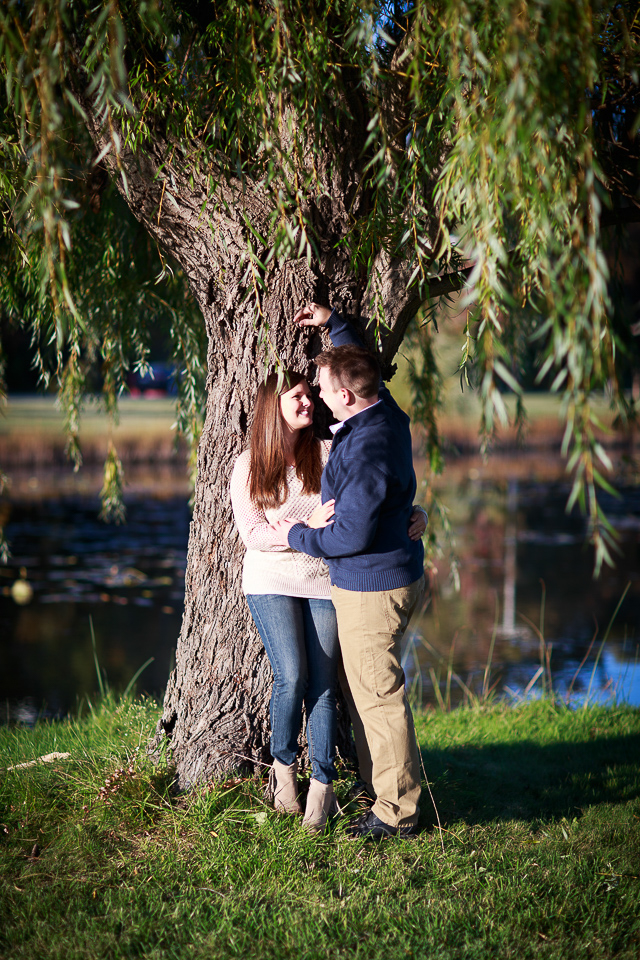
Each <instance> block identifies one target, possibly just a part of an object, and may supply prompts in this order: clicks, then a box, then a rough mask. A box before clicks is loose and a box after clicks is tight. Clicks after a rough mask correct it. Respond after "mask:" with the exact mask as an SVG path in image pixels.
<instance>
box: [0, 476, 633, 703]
mask: <svg viewBox="0 0 640 960" xmlns="http://www.w3.org/2000/svg"><path fill="white" fill-rule="evenodd" d="M490 470H491V472H490ZM537 470H539V471H542V473H543V474H544V475H542V476H540V475H539V476H536V471H537ZM554 470H555V472H554V471H552V469H551V467H550V466H549V464H548V462H546V461H545V462H544V463H543V462H542V461H538V462H537V463H536V464H535V467H534V466H532V465H531V463H530V464H529V466H527V461H526V459H525V458H523V457H519V458H518V460H517V461H516V460H512V461H507V460H506V459H505V460H504V461H502V462H501V461H498V460H494V461H493V465H492V466H491V468H487V469H485V468H484V467H479V466H478V463H477V460H473V459H469V460H464V459H462V458H460V459H459V460H458V461H456V462H455V463H454V464H453V465H452V467H451V468H450V469H448V471H447V476H446V482H447V488H446V491H444V493H445V495H446V500H447V503H448V506H449V509H450V517H451V521H452V524H453V528H454V532H455V535H456V539H457V553H458V557H459V563H460V592H459V593H456V592H454V590H453V589H452V587H451V585H450V583H449V581H448V577H447V573H448V569H447V562H446V560H445V561H444V562H443V563H442V565H441V569H440V572H439V577H438V582H437V589H434V590H433V591H432V593H431V595H430V597H429V598H428V601H427V605H426V609H425V611H424V614H423V616H422V617H421V619H420V621H419V622H418V624H417V628H416V630H415V632H414V634H413V636H412V637H411V638H410V640H409V642H408V643H407V647H406V650H405V667H406V671H407V676H408V682H409V684H410V686H411V687H412V690H413V693H414V695H415V696H416V697H417V698H419V699H421V700H422V701H423V702H424V703H432V704H435V703H437V702H438V701H439V700H440V701H443V702H446V701H447V700H448V701H449V702H450V703H451V704H457V703H460V702H462V701H463V700H464V699H465V697H469V696H477V695H479V694H481V693H482V691H483V689H484V690H485V691H486V690H489V689H494V690H495V692H496V693H497V694H501V695H507V696H511V697H513V698H516V699H517V698H518V697H522V696H524V695H526V694H527V691H528V692H529V693H536V692H537V691H540V690H541V689H543V685H544V683H548V682H552V684H553V686H554V689H556V690H557V691H558V692H560V693H563V694H565V695H566V694H568V693H569V692H571V696H572V698H573V701H574V702H580V698H585V697H586V696H587V695H588V696H589V698H590V699H592V700H593V699H598V698H600V699H604V700H606V699H607V698H608V697H610V696H612V695H617V696H618V698H619V699H626V700H628V701H629V702H630V703H633V704H635V705H640V663H638V664H637V669H636V663H637V661H638V660H639V659H640V657H639V639H640V552H639V544H640V489H639V488H638V487H627V488H625V489H623V490H622V491H621V493H622V496H621V498H620V499H616V498H614V497H604V498H603V505H604V508H605V511H606V513H607V515H608V516H609V519H610V520H611V522H612V524H613V525H614V526H615V527H616V528H617V529H618V531H619V533H620V537H621V540H620V544H621V549H622V554H621V556H620V557H619V558H618V566H617V568H616V569H615V570H613V571H612V570H609V569H605V570H603V572H602V575H601V577H600V579H599V580H598V581H595V582H594V581H593V579H592V570H593V551H592V549H591V548H590V547H588V546H585V523H584V519H583V518H581V517H580V516H579V515H578V514H577V513H574V514H571V515H570V516H567V515H566V514H565V504H566V500H567V495H568V487H567V486H566V484H565V483H563V482H559V481H558V479H557V477H561V476H562V474H563V470H564V465H563V464H562V462H560V461H555V466H554ZM88 476H89V479H88ZM12 479H13V485H12V492H11V499H7V498H5V499H4V501H3V502H2V504H1V508H2V510H3V511H4V517H5V522H6V528H7V534H8V536H9V538H10V540H11V544H12V550H13V557H12V558H11V560H10V563H9V565H8V566H7V567H0V697H1V698H2V700H1V701H0V702H2V704H3V705H4V710H3V715H4V718H7V717H9V718H12V719H14V720H22V721H31V720H33V719H34V718H35V717H36V716H37V715H41V714H43V715H46V716H59V715H63V714H65V713H66V712H68V711H73V710H75V709H76V708H77V705H78V702H79V700H80V699H81V698H83V697H85V696H89V697H93V696H94V695H95V693H96V691H97V689H98V682H97V678H96V672H95V665H94V657H93V651H92V646H91V633H90V626H89V617H90V616H91V617H92V619H93V624H94V629H95V637H96V647H97V656H98V660H99V663H100V666H101V668H102V670H103V671H104V674H105V675H106V678H107V680H108V682H109V683H110V684H111V686H112V687H113V688H115V689H119V690H122V689H124V688H125V687H126V685H127V684H128V683H129V681H130V680H131V678H132V677H133V675H134V674H135V672H136V671H137V670H138V669H139V668H140V667H141V666H142V664H144V663H145V661H146V660H147V659H149V658H150V657H153V658H154V659H153V662H152V664H151V665H150V666H149V667H147V668H146V669H145V671H144V672H143V674H142V675H141V677H140V679H139V681H138V683H137V689H138V691H146V692H148V693H151V694H153V695H156V696H161V695H162V692H163V690H164V687H165V684H166V681H167V677H168V673H169V670H170V666H171V664H172V659H173V655H174V649H175V643H176V639H177V637H178V634H179V631H180V621H181V616H182V609H183V595H184V573H185V564H186V555H187V540H188V532H189V520H190V512H189V508H188V491H187V487H186V483H185V481H184V475H183V473H182V471H180V470H179V471H173V472H172V471H171V469H170V468H168V469H167V471H166V472H165V473H164V475H163V476H160V475H159V473H158V471H157V470H154V473H153V475H151V476H143V475H142V474H136V473H135V472H132V473H131V474H130V475H129V480H130V485H129V488H128V492H127V495H126V503H127V510H128V522H127V524H126V525H124V526H121V527H114V526H111V525H105V524H103V523H101V522H100V521H99V520H98V519H97V517H98V512H99V504H98V498H97V490H98V489H99V485H100V478H99V476H98V475H96V477H95V478H94V481H93V485H91V481H90V475H88V473H84V475H82V476H81V477H79V478H78V480H77V481H76V482H77V484H82V486H79V485H78V486H76V487H74V486H73V481H70V479H69V474H68V473H65V474H64V475H63V476H62V482H63V487H62V488H60V487H59V486H57V483H56V479H55V476H54V475H52V476H51V477H49V478H48V479H47V477H46V476H42V475H40V476H39V477H38V482H37V483H33V482H30V481H31V480H33V478H30V477H29V476H28V475H25V476H24V477H20V476H19V475H17V476H14V477H13V478H12ZM627 585H629V587H628V590H627V593H626V596H625V597H624V600H623V602H622V604H621V605H620V609H619V610H618V612H617V614H616V616H615V618H614V616H613V615H614V612H615V610H616V606H617V605H618V603H619V601H620V598H621V597H622V595H623V593H624V591H625V589H626V588H627ZM612 619H613V623H612V626H611V629H610V632H609V635H608V639H607V642H606V645H605V646H604V648H601V641H602V639H603V637H604V635H605V632H606V630H607V626H608V624H609V621H610V620H612ZM541 634H542V636H543V637H544V640H545V646H542V645H541V642H540V635H541ZM547 658H548V660H547ZM487 663H490V670H489V671H487V670H486V665H487ZM541 663H542V664H543V666H546V667H547V669H545V670H542V671H540V665H541ZM447 677H449V680H447ZM532 681H533V682H532Z"/></svg>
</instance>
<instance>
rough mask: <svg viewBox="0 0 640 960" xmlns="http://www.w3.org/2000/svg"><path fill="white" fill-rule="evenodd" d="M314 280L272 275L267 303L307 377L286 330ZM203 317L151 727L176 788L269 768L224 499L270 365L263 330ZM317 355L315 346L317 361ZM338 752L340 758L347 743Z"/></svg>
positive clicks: (222, 316)
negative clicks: (193, 471)
mask: <svg viewBox="0 0 640 960" xmlns="http://www.w3.org/2000/svg"><path fill="white" fill-rule="evenodd" d="M314 281H315V278H314V277H313V276H312V275H311V274H310V271H309V270H308V268H307V265H306V262H303V264H297V265H294V266H291V265H289V266H287V267H286V268H285V269H283V270H281V271H278V272H275V271H274V273H273V274H272V275H271V276H270V277H269V297H268V299H267V302H266V303H265V312H266V314H267V316H268V317H269V337H270V341H271V343H272V344H273V346H274V347H275V349H276V350H277V351H278V354H279V356H280V358H281V360H282V361H283V362H284V363H285V364H286V365H287V366H292V367H293V368H295V369H298V370H305V371H306V370H308V368H309V366H310V364H309V359H308V348H309V337H308V336H307V335H305V333H304V332H302V331H298V330H295V329H294V328H293V326H292V323H291V317H292V316H293V313H294V309H295V305H296V304H298V303H300V302H301V301H302V299H303V298H304V297H306V298H307V299H308V298H309V297H310V296H312V295H313V288H314V286H315V285H316V284H315V282H314ZM222 296H224V292H223V293H222ZM203 312H204V313H205V317H206V318H207V328H208V332H209V363H208V368H209V373H208V383H207V390H208V393H207V410H206V419H205V425H204V430H203V434H202V439H201V442H200V448H199V453H198V479H197V483H196V490H195V502H194V509H193V520H192V523H191V532H190V537H189V552H188V558H187V574H186V581H185V611H184V619H183V622H182V631H181V634H180V639H179V641H178V648H177V653H176V666H175V669H174V671H173V673H172V675H171V678H170V680H169V686H168V689H167V692H166V696H165V701H164V708H163V715H162V719H161V721H160V724H159V728H158V733H159V735H161V734H162V732H164V734H165V735H167V736H168V737H169V741H170V742H169V746H170V749H171V752H172V758H173V763H174V764H175V767H176V772H177V778H178V784H179V786H180V787H182V788H184V787H187V786H189V785H190V784H193V783H195V782H197V781H201V780H207V779H210V778H212V777H217V776H221V775H223V774H226V773H228V772H229V771H231V770H233V769H238V768H247V767H249V768H253V769H255V768H256V767H258V768H259V766H260V764H264V763H268V762H269V760H270V754H269V748H268V744H269V697H270V693H271V682H272V674H271V668H270V665H269V662H268V660H267V657H266V655H265V652H264V648H263V646H262V641H261V640H260V637H259V635H258V633H257V630H256V629H255V626H254V624H253V620H252V618H251V615H250V613H249V610H248V607H247V604H246V601H245V598H244V595H243V593H242V590H241V580H242V561H243V556H244V546H243V544H242V542H241V541H240V539H239V537H238V534H237V531H236V529H235V524H234V521H233V515H232V511H231V501H230V497H229V480H230V476H231V471H232V468H233V463H234V461H235V458H236V457H237V456H238V454H239V453H241V451H242V450H243V449H245V448H246V446H247V428H248V426H249V425H250V421H251V413H252V407H253V401H254V398H255V393H256V389H257V386H258V383H259V382H260V379H261V378H262V377H263V375H264V369H265V360H266V359H267V358H266V357H265V345H264V344H261V343H260V331H259V330H257V329H256V328H255V327H254V325H253V323H252V322H251V321H250V318H249V317H247V316H243V315H242V314H243V311H242V309H240V310H238V311H236V310H234V309H233V307H232V308H231V309H230V310H225V309H224V308H223V307H221V304H220V303H217V302H216V303H214V304H211V305H209V306H208V307H206V308H205V309H204V311H203ZM287 340H289V343H287ZM314 340H316V341H318V340H319V337H317V335H316V336H314ZM317 349H319V344H318V343H316V347H315V350H314V352H316V351H317ZM343 734H344V731H343ZM342 747H343V755H344V750H345V743H344V739H343V744H342Z"/></svg>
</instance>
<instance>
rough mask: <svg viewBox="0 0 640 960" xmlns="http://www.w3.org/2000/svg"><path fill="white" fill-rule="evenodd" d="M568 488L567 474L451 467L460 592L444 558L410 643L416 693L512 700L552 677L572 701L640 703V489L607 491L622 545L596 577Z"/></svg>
mask: <svg viewBox="0 0 640 960" xmlns="http://www.w3.org/2000/svg"><path fill="white" fill-rule="evenodd" d="M568 494H569V487H568V486H567V485H566V484H565V483H563V482H557V481H556V482H548V481H547V482H544V483H541V482H538V481H535V482H532V480H531V479H526V477H524V478H523V477H522V476H521V477H520V478H518V477H514V476H511V477H507V478H504V479H503V478H500V477H498V478H496V477H495V476H494V477H492V476H488V477H485V478H482V477H481V475H480V472H479V471H478V470H477V469H476V468H471V469H469V471H468V472H467V473H466V475H465V473H464V472H462V471H459V472H458V482H457V483H456V484H455V485H450V486H449V487H448V488H447V491H446V495H447V500H448V502H449V504H450V506H451V510H452V516H453V526H454V531H455V534H456V538H457V547H458V553H459V563H460V567H459V569H460V584H461V589H460V593H459V594H454V593H453V591H452V590H451V588H450V587H449V586H448V584H447V582H446V577H447V572H448V569H447V563H446V562H445V563H443V564H442V568H441V570H440V571H439V573H440V576H439V578H438V579H439V589H436V590H434V591H433V592H432V594H431V596H430V597H429V598H428V601H427V607H426V610H425V612H424V613H423V616H422V617H421V619H420V621H419V623H418V625H417V628H416V630H415V633H414V636H413V638H412V639H411V640H410V641H409V643H408V644H407V649H406V651H405V666H406V671H407V674H408V677H409V683H410V684H411V686H412V688H413V691H414V695H415V697H416V698H417V699H422V700H423V701H424V702H430V703H436V702H439V701H442V699H443V698H444V699H446V698H449V699H450V701H451V703H453V704H455V703H459V702H462V701H464V700H465V699H469V698H472V697H473V696H478V695H480V694H482V693H483V692H486V691H487V690H489V689H494V690H495V691H496V693H498V694H507V695H510V696H513V697H514V698H516V699H517V698H518V697H522V696H525V695H529V694H533V695H535V694H536V693H538V692H539V691H541V690H542V689H544V688H545V685H546V687H547V688H548V686H549V685H550V684H552V685H553V689H554V690H555V691H556V692H558V693H560V694H561V695H563V696H564V697H569V698H570V699H571V700H572V702H574V703H579V702H581V701H583V700H584V699H585V698H586V697H587V696H588V698H589V699H590V700H606V699H608V698H612V697H617V698H618V699H619V700H627V701H628V702H631V703H634V704H636V705H638V704H640V663H638V664H637V667H638V668H637V669H636V663H637V661H638V660H639V659H640V648H639V644H640V557H639V550H638V545H639V543H640V490H639V489H638V488H637V487H626V488H621V490H620V494H621V495H620V498H615V497H613V496H608V495H605V496H603V497H602V505H603V507H604V510H605V513H606V514H607V516H608V519H609V520H610V522H611V523H612V525H613V526H614V527H615V528H616V529H617V530H618V533H619V535H620V548H621V553H620V556H618V557H617V567H616V569H615V570H610V569H609V568H605V569H603V571H602V573H601V576H600V578H599V580H597V581H594V580H593V578H592V571H593V548H591V547H590V546H589V545H587V544H586V543H585V535H586V526H585V520H584V518H583V517H581V516H580V515H579V513H578V512H577V511H574V512H573V513H572V514H571V515H567V514H566V513H565V504H566V502H567V497H568ZM623 595H624V599H622V598H623ZM621 599H622V602H620V601H621ZM618 605H619V609H617V612H616V608H617V607H618ZM605 635H606V636H607V641H606V646H605V647H604V648H602V641H603V639H604V637H605ZM487 664H490V670H489V671H488V672H487V671H486V666H487Z"/></svg>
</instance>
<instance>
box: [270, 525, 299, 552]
mask: <svg viewBox="0 0 640 960" xmlns="http://www.w3.org/2000/svg"><path fill="white" fill-rule="evenodd" d="M300 522H301V521H300V520H276V522H275V523H272V524H271V526H270V529H271V531H272V533H273V537H274V543H275V544H276V545H277V546H279V547H288V546H289V531H290V530H291V527H293V526H294V525H295V524H296V523H300Z"/></svg>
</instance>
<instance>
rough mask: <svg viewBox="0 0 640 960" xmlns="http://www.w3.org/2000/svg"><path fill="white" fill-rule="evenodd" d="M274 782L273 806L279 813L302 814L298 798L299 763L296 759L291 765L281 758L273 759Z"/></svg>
mask: <svg viewBox="0 0 640 960" xmlns="http://www.w3.org/2000/svg"><path fill="white" fill-rule="evenodd" d="M271 771H272V774H273V777H274V781H275V782H274V784H273V807H274V810H277V811H278V813H293V814H301V813H302V807H301V806H300V801H299V800H298V763H297V761H295V760H294V762H293V763H292V764H291V766H290V767H287V766H286V765H285V764H284V763H280V761H279V760H275V759H274V761H273V766H272V768H271Z"/></svg>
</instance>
